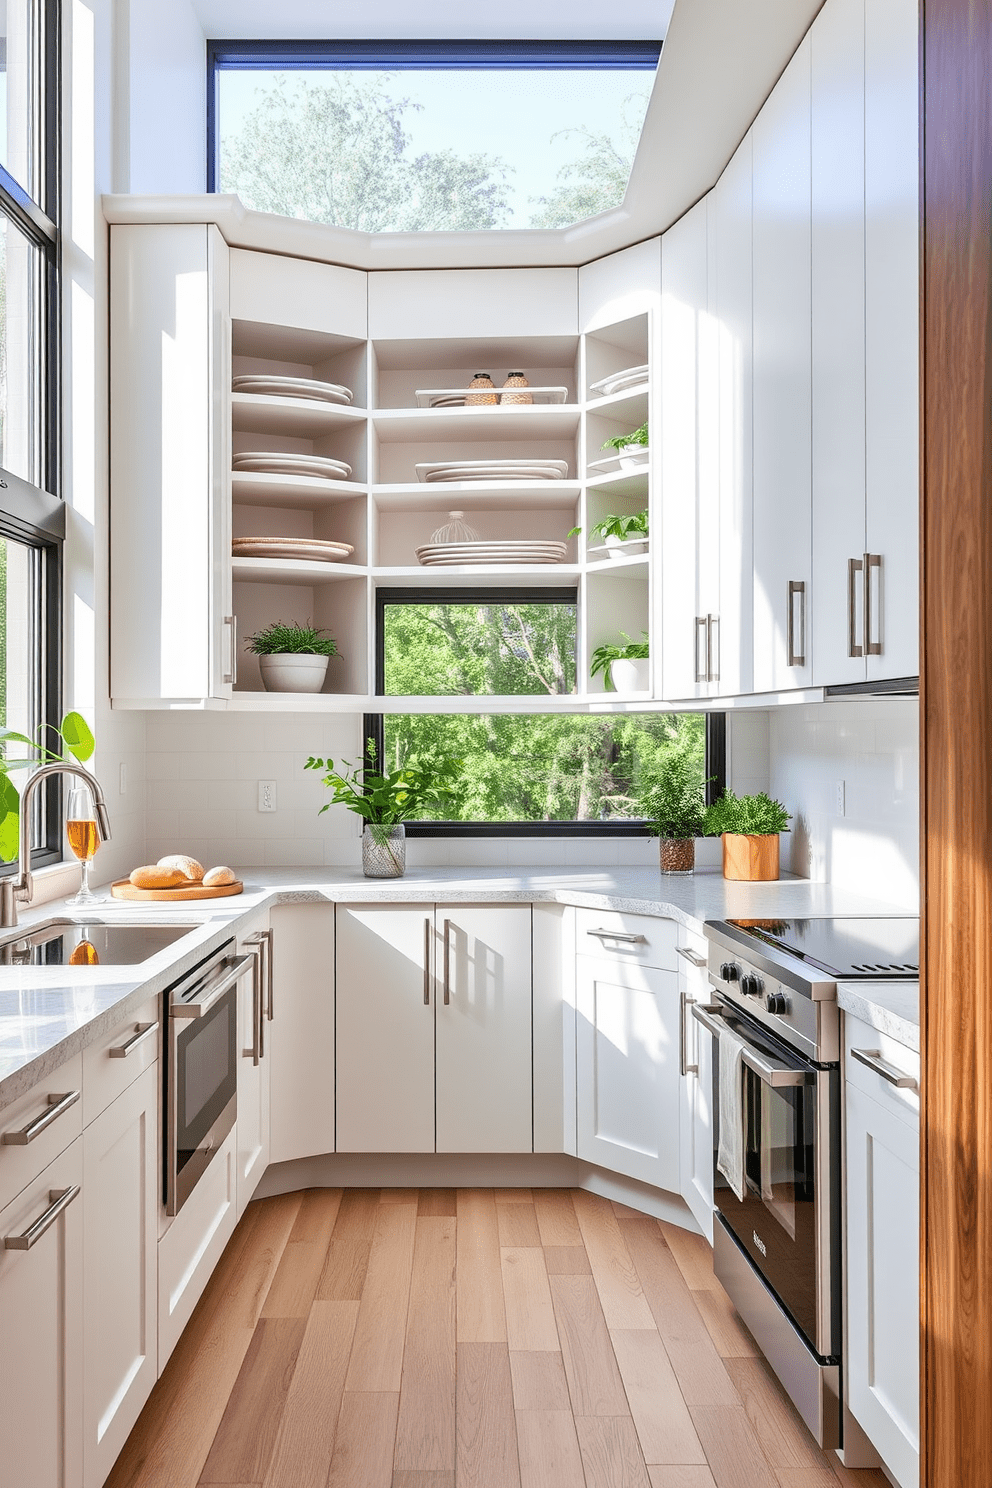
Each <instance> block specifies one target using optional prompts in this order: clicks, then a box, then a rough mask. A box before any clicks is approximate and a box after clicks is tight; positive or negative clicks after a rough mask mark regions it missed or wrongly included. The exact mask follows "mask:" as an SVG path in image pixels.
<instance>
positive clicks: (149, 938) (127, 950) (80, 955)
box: [0, 919, 197, 967]
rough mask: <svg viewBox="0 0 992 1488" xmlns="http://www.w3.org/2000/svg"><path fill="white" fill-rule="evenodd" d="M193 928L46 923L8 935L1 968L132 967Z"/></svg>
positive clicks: (0, 945)
mask: <svg viewBox="0 0 992 1488" xmlns="http://www.w3.org/2000/svg"><path fill="white" fill-rule="evenodd" d="M196 928H197V926H196V925H195V924H189V925H141V924H133V923H132V924H127V923H123V924H122V923H120V922H119V921H114V922H113V923H109V924H108V923H104V922H101V921H100V920H98V919H92V920H85V921H83V920H78V921H77V920H69V919H52V920H45V921H44V923H43V924H41V925H32V926H30V927H28V926H24V927H22V928H21V929H20V930H13V931H10V932H8V933H7V935H6V936H5V937H4V938H3V939H2V940H0V967H2V966H136V965H137V964H138V963H139V962H141V961H147V960H148V958H149V956H154V955H155V954H156V953H157V952H158V951H163V950H165V948H166V946H170V945H173V944H174V943H175V942H176V941H177V940H181V939H182V937H183V936H184V935H188V934H189V932H190V931H191V930H195V929H196Z"/></svg>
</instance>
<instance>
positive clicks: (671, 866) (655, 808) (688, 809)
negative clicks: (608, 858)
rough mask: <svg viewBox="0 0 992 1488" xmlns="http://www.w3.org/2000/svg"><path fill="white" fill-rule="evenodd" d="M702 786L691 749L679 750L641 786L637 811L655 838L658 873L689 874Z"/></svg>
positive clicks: (698, 831) (703, 792) (700, 814)
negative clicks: (638, 810)
mask: <svg viewBox="0 0 992 1488" xmlns="http://www.w3.org/2000/svg"><path fill="white" fill-rule="evenodd" d="M706 785H707V782H706V781H705V780H704V779H703V778H702V775H701V772H700V768H699V755H698V753H697V751H696V750H695V749H690V748H687V747H685V746H679V747H676V748H675V749H673V750H672V752H671V753H670V754H668V755H667V756H666V757H665V760H664V762H663V764H662V766H661V769H660V772H659V773H658V774H657V775H654V776H651V777H649V778H647V779H645V780H644V781H642V782H641V786H640V790H639V792H638V807H639V809H640V812H641V815H642V816H643V817H644V825H645V826H646V827H647V829H648V831H649V832H651V833H653V834H654V836H656V837H657V838H659V843H658V848H659V856H660V861H661V871H662V873H692V872H693V870H694V869H695V866H696V838H697V837H698V836H700V834H701V833H702V830H703V818H704V816H705V814H706Z"/></svg>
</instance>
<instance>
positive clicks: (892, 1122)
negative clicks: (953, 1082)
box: [844, 1019, 920, 1488]
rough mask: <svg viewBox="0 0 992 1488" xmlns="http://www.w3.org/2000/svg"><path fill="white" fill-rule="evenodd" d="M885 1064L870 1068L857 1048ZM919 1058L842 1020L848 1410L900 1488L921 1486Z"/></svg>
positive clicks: (872, 1032)
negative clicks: (912, 1082)
mask: <svg viewBox="0 0 992 1488" xmlns="http://www.w3.org/2000/svg"><path fill="white" fill-rule="evenodd" d="M855 1050H857V1051H858V1052H860V1053H862V1054H867V1055H868V1056H869V1058H871V1059H874V1060H876V1061H878V1062H880V1065H881V1068H880V1070H872V1069H871V1068H868V1067H866V1066H865V1065H864V1064H863V1063H862V1062H861V1061H860V1060H859V1059H857V1058H856V1057H855V1054H854V1051H855ZM907 1074H908V1075H910V1076H914V1075H915V1078H916V1079H917V1080H918V1079H919V1056H918V1055H916V1054H914V1053H912V1052H911V1051H909V1050H905V1049H902V1048H901V1046H899V1045H895V1044H893V1043H892V1041H891V1040H887V1039H885V1038H884V1037H883V1036H880V1035H879V1034H878V1033H877V1032H875V1031H874V1030H872V1029H870V1028H867V1027H866V1026H865V1025H863V1024H860V1023H855V1022H854V1020H851V1019H848V1020H846V1033H845V1084H844V1107H845V1120H846V1151H847V1173H846V1184H845V1188H846V1194H845V1197H846V1201H847V1203H846V1208H847V1395H848V1400H847V1404H848V1408H849V1410H850V1411H851V1414H852V1415H853V1416H854V1417H855V1418H856V1419H857V1421H858V1424H859V1425H860V1426H861V1427H862V1429H863V1431H864V1432H865V1435H866V1436H867V1437H868V1439H869V1441H870V1442H871V1444H872V1446H873V1447H874V1448H875V1450H876V1451H877V1452H878V1454H879V1456H880V1457H881V1458H882V1461H883V1462H884V1463H885V1466H886V1468H887V1469H888V1472H889V1474H890V1476H891V1477H892V1478H893V1479H894V1480H895V1482H897V1483H898V1484H899V1485H900V1488H916V1485H917V1484H918V1483H919V1451H920V1424H919V1393H920V1367H919V1328H920V1313H919V1285H920V1254H919V1181H920V1132H919V1094H918V1089H917V1090H916V1091H914V1089H913V1088H912V1087H908V1088H907V1087H900V1086H896V1085H893V1084H891V1083H890V1080H891V1079H892V1078H900V1077H902V1076H904V1075H907Z"/></svg>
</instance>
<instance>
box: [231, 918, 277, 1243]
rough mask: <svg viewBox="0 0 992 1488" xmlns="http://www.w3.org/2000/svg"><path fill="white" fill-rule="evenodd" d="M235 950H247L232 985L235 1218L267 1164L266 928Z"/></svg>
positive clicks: (269, 1063)
mask: <svg viewBox="0 0 992 1488" xmlns="http://www.w3.org/2000/svg"><path fill="white" fill-rule="evenodd" d="M239 950H240V951H241V952H242V953H243V952H245V951H250V952H252V953H253V956H254V964H253V966H252V971H251V975H250V976H243V977H242V978H241V981H240V982H239V983H238V1053H239V1056H240V1057H239V1062H238V1149H237V1151H238V1218H239V1219H240V1218H241V1215H242V1214H243V1213H244V1211H245V1206H246V1205H247V1203H248V1200H249V1199H250V1198H251V1196H252V1194H253V1193H254V1192H255V1189H256V1188H257V1187H258V1182H259V1179H260V1178H261V1176H262V1174H263V1173H264V1172H265V1169H266V1168H267V1167H268V1164H269V1125H270V1113H269V1094H270V1086H271V1081H270V1075H269V1072H270V1070H271V1068H272V1059H271V1047H272V1032H271V1028H270V1018H269V1013H270V1011H271V1008H272V1000H271V999H272V985H271V981H270V977H271V972H272V947H271V939H270V937H269V932H268V930H260V931H256V932H255V933H254V934H250V935H247V936H246V937H245V938H244V939H243V940H242V941H241V943H240V946H239Z"/></svg>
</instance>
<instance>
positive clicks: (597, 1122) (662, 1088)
mask: <svg viewBox="0 0 992 1488" xmlns="http://www.w3.org/2000/svg"><path fill="white" fill-rule="evenodd" d="M576 1004H577V1006H576V1087H577V1148H578V1155H579V1157H580V1158H584V1159H585V1160H586V1161H587V1162H591V1163H596V1164H597V1166H599V1167H601V1168H607V1169H609V1170H610V1171H612V1172H615V1173H625V1174H627V1176H628V1177H630V1178H638V1179H640V1180H641V1182H643V1183H650V1184H653V1185H654V1187H656V1188H664V1189H668V1190H669V1191H670V1192H672V1193H678V1192H679V1102H680V1091H679V1083H680V1079H679V987H678V976H677V974H676V973H675V972H674V971H663V970H659V969H658V968H656V967H651V966H644V965H641V964H639V963H638V962H634V961H631V960H624V959H622V958H621V957H618V956H608V955H604V956H587V955H579V956H577V957H576Z"/></svg>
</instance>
